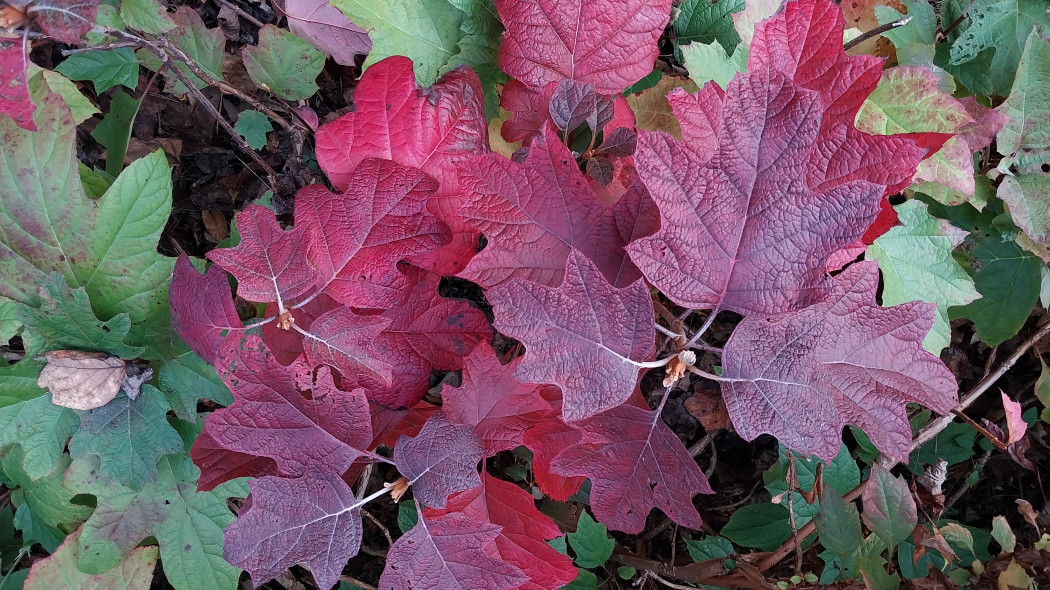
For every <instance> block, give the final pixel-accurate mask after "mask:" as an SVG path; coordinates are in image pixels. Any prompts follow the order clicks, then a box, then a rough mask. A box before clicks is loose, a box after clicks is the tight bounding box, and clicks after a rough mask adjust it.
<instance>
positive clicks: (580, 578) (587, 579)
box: [561, 569, 598, 590]
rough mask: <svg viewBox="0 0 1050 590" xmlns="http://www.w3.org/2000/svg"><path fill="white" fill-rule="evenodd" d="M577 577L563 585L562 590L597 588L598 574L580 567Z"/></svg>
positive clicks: (593, 589)
mask: <svg viewBox="0 0 1050 590" xmlns="http://www.w3.org/2000/svg"><path fill="white" fill-rule="evenodd" d="M577 571H578V572H579V573H578V574H577V575H576V579H575V580H573V581H571V582H569V583H568V584H566V585H565V586H562V588H561V590H597V589H598V576H596V575H594V574H592V573H591V572H589V571H587V570H585V569H578V570H577Z"/></svg>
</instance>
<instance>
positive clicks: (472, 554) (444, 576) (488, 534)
mask: <svg viewBox="0 0 1050 590" xmlns="http://www.w3.org/2000/svg"><path fill="white" fill-rule="evenodd" d="M499 533H500V527H499V526H497V525H494V524H482V523H477V522H475V521H474V520H472V519H470V518H467V517H466V516H463V515H461V514H455V513H453V514H447V515H445V516H442V517H440V518H435V519H426V518H420V519H419V522H418V524H416V526H414V527H413V528H412V530H410V531H408V532H407V533H406V534H405V535H404V536H402V537H401V538H400V539H398V540H397V541H395V542H394V544H393V546H391V547H390V552H389V553H388V554H387V558H386V559H387V561H386V569H385V570H383V575H382V577H380V578H379V590H402V589H405V588H413V587H420V586H422V587H424V588H441V590H475V589H478V588H484V589H485V590H509V589H510V588H517V587H518V586H521V585H522V584H524V583H526V582H527V581H528V578H527V577H526V576H525V574H524V572H522V571H521V570H520V569H518V568H517V567H515V566H514V565H512V564H510V563H507V562H505V561H503V560H501V559H497V558H495V557H493V556H491V555H490V554H489V553H488V551H487V550H488V548H490V547H491V546H492V544H493V542H494V541H495V540H496V538H497V537H498V536H499Z"/></svg>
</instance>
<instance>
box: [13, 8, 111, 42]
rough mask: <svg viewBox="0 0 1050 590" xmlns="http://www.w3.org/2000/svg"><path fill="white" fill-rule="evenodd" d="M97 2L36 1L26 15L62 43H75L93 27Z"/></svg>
mask: <svg viewBox="0 0 1050 590" xmlns="http://www.w3.org/2000/svg"><path fill="white" fill-rule="evenodd" d="M98 4H99V0H36V1H35V2H33V5H32V6H30V7H29V10H27V11H26V14H27V15H28V16H30V18H34V17H35V20H36V23H37V24H38V25H40V28H41V29H43V30H44V32H45V33H47V34H48V35H51V36H52V37H54V38H55V40H56V41H61V42H62V43H76V42H77V41H79V40H80V38H81V37H83V36H84V35H86V34H87V32H88V31H90V30H91V29H92V28H94V26H95V13H96V12H98Z"/></svg>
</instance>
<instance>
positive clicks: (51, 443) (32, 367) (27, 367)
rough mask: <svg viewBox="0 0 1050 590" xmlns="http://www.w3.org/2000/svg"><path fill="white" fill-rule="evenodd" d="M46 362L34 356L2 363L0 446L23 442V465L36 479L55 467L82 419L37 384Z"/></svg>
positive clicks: (30, 475) (31, 476) (30, 476)
mask: <svg viewBox="0 0 1050 590" xmlns="http://www.w3.org/2000/svg"><path fill="white" fill-rule="evenodd" d="M43 366H44V364H43V362H41V361H38V360H36V359H34V358H28V359H24V360H22V361H20V362H18V363H16V364H14V365H7V366H0V450H2V449H4V448H5V447H7V446H9V445H16V446H20V447H21V448H22V451H21V452H19V455H20V456H21V457H22V459H21V460H22V464H21V466H20V468H21V469H22V470H24V471H25V473H26V475H27V477H29V478H30V479H32V480H36V479H40V478H41V477H44V476H45V475H47V474H49V473H51V472H53V471H54V470H55V468H56V466H57V465H58V463H59V460H60V458H61V457H62V456H63V453H62V451H63V450H64V448H65V445H66V441H67V440H68V439H69V437H70V436H72V435H73V433H74V432H75V431H76V429H77V425H78V424H79V423H80V420H79V419H78V418H77V415H76V413H75V412H73V410H70V409H69V408H63V407H62V406H56V405H55V404H52V403H51V395H50V394H47V392H45V391H44V390H43V389H40V388H39V387H37V384H36V380H37V378H38V377H39V376H40V370H41V369H42V368H43ZM12 452H13V451H12Z"/></svg>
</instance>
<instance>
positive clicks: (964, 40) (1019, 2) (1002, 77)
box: [942, 0, 1050, 95]
mask: <svg viewBox="0 0 1050 590" xmlns="http://www.w3.org/2000/svg"><path fill="white" fill-rule="evenodd" d="M960 4H961V5H963V6H966V8H965V12H966V15H967V16H968V18H967V19H966V20H965V21H964V23H963V25H962V26H960V27H959V28H958V29H957V32H956V35H955V39H954V42H953V43H952V47H951V60H950V61H951V63H952V64H962V63H966V62H968V61H970V60H973V59H974V58H976V57H977V56H978V54H979V53H981V52H983V51H986V50H991V51H993V52H994V55H993V57H992V59H991V63H990V64H989V67H988V70H987V71H988V72H989V74H990V75H991V91H990V92H986V93H982V94H1000V95H1005V94H1006V93H1007V92H1009V90H1010V85H1011V84H1012V82H1013V81H1014V75H1015V74H1016V73H1017V64H1018V62H1019V61H1020V60H1021V53H1022V51H1023V50H1024V46H1025V41H1026V40H1027V39H1028V35H1029V33H1031V32H1032V28H1033V27H1034V28H1035V29H1036V30H1037V31H1039V32H1040V33H1042V34H1044V35H1045V34H1047V33H1048V32H1050V14H1048V13H1047V11H1046V6H1045V4H1044V3H1042V2H1032V1H1031V0H975V1H974V2H972V3H969V2H962V3H958V4H956V6H958V5H960ZM954 19H955V14H951V11H948V10H946V11H945V15H944V16H943V17H942V22H953V21H954Z"/></svg>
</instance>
